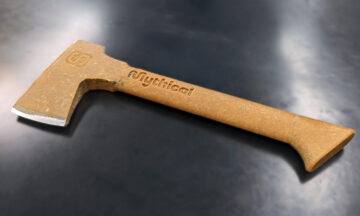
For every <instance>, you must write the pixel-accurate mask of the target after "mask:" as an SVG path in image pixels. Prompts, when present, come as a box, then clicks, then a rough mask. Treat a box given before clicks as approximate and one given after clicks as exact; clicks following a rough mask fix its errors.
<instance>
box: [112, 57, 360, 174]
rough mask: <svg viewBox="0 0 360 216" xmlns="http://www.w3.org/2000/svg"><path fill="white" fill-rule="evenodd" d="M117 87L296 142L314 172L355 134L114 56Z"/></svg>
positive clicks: (115, 88)
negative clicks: (138, 66)
mask: <svg viewBox="0 0 360 216" xmlns="http://www.w3.org/2000/svg"><path fill="white" fill-rule="evenodd" d="M112 61H116V62H117V63H116V64H114V62H112V63H111V64H110V67H111V68H109V69H110V70H113V71H117V73H114V74H117V75H116V77H113V78H112V80H113V82H114V83H116V84H115V87H114V89H112V90H113V91H115V90H117V91H122V92H126V93H128V94H131V95H134V96H138V97H141V98H144V99H147V100H150V101H154V102H157V103H160V104H163V105H166V106H170V107H173V108H176V109H179V110H183V111H186V112H189V113H193V114H196V115H199V116H203V117H206V118H209V119H212V120H215V121H218V122H222V123H224V124H228V125H232V126H234V127H237V128H241V129H244V130H247V131H250V132H253V133H256V134H260V135H263V136H266V137H269V138H272V139H276V140H279V141H282V142H285V143H288V144H290V145H291V146H292V147H293V148H295V149H296V151H297V152H298V153H299V154H300V156H301V158H302V159H303V162H304V164H305V168H306V170H307V171H309V172H312V171H314V170H315V169H317V168H318V167H319V166H321V165H322V164H323V163H324V162H326V161H327V160H328V159H329V158H331V157H332V156H333V155H335V154H336V153H337V152H338V151H340V150H341V149H342V148H343V147H344V146H345V145H346V144H347V143H348V142H349V141H350V140H351V138H352V137H353V136H354V134H355V132H354V131H353V130H352V129H349V128H345V127H341V126H337V125H334V124H330V123H326V122H322V121H319V120H314V119H311V118H307V117H304V116H300V115H296V114H293V113H289V112H286V111H282V110H279V109H275V108H272V107H269V106H265V105H262V104H259V103H255V102H252V101H249V100H246V99H242V98H238V97H235V96H231V95H228V94H224V93H221V92H217V91H214V90H210V89H207V88H203V87H200V86H197V85H193V84H189V83H186V82H182V81H179V80H176V79H173V78H169V77H166V76H162V75H158V74H155V73H152V72H150V71H146V70H143V69H138V68H134V67H130V66H129V65H127V64H126V63H125V62H122V61H119V60H116V59H112Z"/></svg>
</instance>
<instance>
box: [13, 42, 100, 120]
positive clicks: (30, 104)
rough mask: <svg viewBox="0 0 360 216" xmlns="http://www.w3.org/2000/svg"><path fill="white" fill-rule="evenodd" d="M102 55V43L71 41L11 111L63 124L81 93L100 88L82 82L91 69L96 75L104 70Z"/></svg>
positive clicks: (30, 117)
mask: <svg viewBox="0 0 360 216" xmlns="http://www.w3.org/2000/svg"><path fill="white" fill-rule="evenodd" d="M106 57H107V56H106V55H105V54H104V47H103V46H100V45H97V44H93V43H89V42H86V41H77V42H75V43H74V44H73V45H71V46H70V47H69V48H68V49H66V50H65V52H64V53H63V54H61V55H60V57H58V58H57V59H56V60H55V62H53V63H52V64H51V65H50V66H49V67H48V68H47V69H46V70H45V71H44V72H43V73H42V74H41V76H40V77H39V78H38V79H37V80H36V81H35V82H34V83H33V84H32V85H31V87H30V88H29V89H28V90H27V91H26V92H25V94H24V95H23V96H22V97H21V98H20V99H19V100H18V101H17V102H16V103H15V105H14V106H13V107H12V110H11V111H12V112H13V113H15V114H17V115H19V116H21V117H24V118H27V119H30V120H34V121H38V122H41V123H46V124H50V125H55V126H63V127H64V126H66V125H67V124H68V123H69V120H70V118H71V115H72V113H73V111H74V109H75V107H76V105H77V103H78V102H79V101H80V99H81V97H82V95H83V94H84V93H85V92H86V91H88V90H90V89H95V88H97V89H98V88H100V89H101V87H102V86H96V87H95V86H94V84H93V82H92V84H91V85H89V83H88V82H86V81H87V80H88V79H91V78H92V73H93V71H94V70H96V71H97V72H98V73H97V77H99V71H100V72H101V70H104V69H103V68H101V67H102V66H101V65H102V64H101V61H103V59H104V58H106ZM98 85H101V82H100V84H99V83H98ZM104 86H105V85H104Z"/></svg>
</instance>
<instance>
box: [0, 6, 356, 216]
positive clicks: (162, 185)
mask: <svg viewBox="0 0 360 216" xmlns="http://www.w3.org/2000/svg"><path fill="white" fill-rule="evenodd" d="M359 12H360V2H359V1H356V0H342V1H336V0H329V1H297V0H281V1H271V0H267V1H265V0H264V1H260V0H245V1H235V0H234V1H221V0H207V1H200V0H196V1H194V0H186V1H177V0H172V1H161V0H150V1H139V0H136V1H134V0H123V1H115V0H114V1H111V0H109V1H101V2H100V1H36V0H29V1H15V0H2V1H0V101H1V103H0V118H1V121H0V215H4V216H5V215H6V216H10V215H16V216H17V215H53V216H56V215H77V216H79V215H87V216H89V215H327V216H329V215H359V214H360V205H359V203H360V187H359V180H360V147H359V138H358V136H355V138H354V139H353V141H352V142H351V143H350V144H349V145H348V146H347V147H346V148H345V150H344V151H342V152H340V153H339V154H338V155H337V156H335V158H334V159H332V160H331V161H329V162H328V163H326V164H325V165H324V166H323V167H322V168H320V169H319V170H318V171H316V172H315V173H312V174H308V173H306V172H305V171H304V167H303V165H302V161H301V159H300V158H299V156H298V155H297V153H296V152H295V151H294V150H293V149H291V148H290V147H289V146H287V145H286V144H283V143H280V142H276V141H273V140H270V139H267V138H264V137H261V136H257V135H254V134H251V133H248V132H244V131H241V130H238V129H234V128H231V127H229V126H225V125H222V124H219V123H216V122H212V121H210V120H206V119H203V118H200V117H196V116H193V115H190V114H186V113H184V112H181V111H177V110H173V109H170V108H166V107H164V106H161V105H158V104H155V103H151V102H148V101H144V100H142V99H138V98H135V97H132V96H128V95H125V94H123V93H108V92H101V91H99V92H91V93H89V94H87V95H86V96H85V97H84V98H83V100H82V101H81V103H80V104H79V106H78V108H77V110H76V112H75V114H74V116H73V119H72V122H71V124H70V125H69V127H68V128H65V129H64V128H55V127H50V126H46V125H41V124H38V123H33V122H30V121H27V120H25V119H22V118H17V117H16V116H15V115H13V114H11V113H10V108H11V106H12V105H13V103H14V102H15V101H16V100H17V98H18V97H19V96H21V94H22V93H23V92H24V91H25V90H26V89H27V88H28V87H29V86H30V85H31V83H32V82H33V81H34V80H35V79H36V78H37V77H38V76H39V75H40V74H41V72H42V71H43V70H44V69H45V68H46V67H47V66H48V65H49V64H50V63H51V62H52V61H53V60H54V59H55V58H56V57H57V56H58V55H59V54H60V53H62V51H63V50H64V49H65V48H66V47H68V46H69V44H71V43H72V42H74V41H75V40H78V39H84V40H89V41H91V42H95V43H98V44H102V45H104V46H105V47H106V52H107V53H108V54H109V55H111V56H113V57H115V58H118V59H122V60H125V61H128V62H129V63H130V64H131V65H133V66H137V67H140V68H145V69H148V70H151V71H154V72H157V73H159V74H163V75H166V76H170V77H174V78H177V79H181V80H184V81H187V82H190V83H194V84H198V85H202V86H205V87H208V88H212V89H215V90H219V91H223V92H226V93H229V94H232V95H236V96H239V97H243V98H247V99H250V100H254V101H257V102H260V103H263V104H266V105H270V106H274V107H277V108H280V109H284V110H287V111H291V112H295V113H298V114H302V115H306V116H310V117H313V118H317V119H321V120H324V121H328V122H331V123H335V124H340V125H343V126H347V127H350V128H354V129H355V130H356V131H357V132H359V131H360V130H359V129H360V111H359V106H360V88H359V83H360V74H359V71H360V40H359V38H360V25H359V19H360V13H359Z"/></svg>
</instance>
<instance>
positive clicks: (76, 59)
mask: <svg viewBox="0 0 360 216" xmlns="http://www.w3.org/2000/svg"><path fill="white" fill-rule="evenodd" d="M91 57H92V56H91V55H90V54H88V53H84V52H80V51H74V52H72V53H71V54H70V55H69V56H68V57H67V58H66V62H67V63H69V64H72V65H75V66H78V67H82V66H84V65H86V64H87V63H88V62H89V61H90V59H91Z"/></svg>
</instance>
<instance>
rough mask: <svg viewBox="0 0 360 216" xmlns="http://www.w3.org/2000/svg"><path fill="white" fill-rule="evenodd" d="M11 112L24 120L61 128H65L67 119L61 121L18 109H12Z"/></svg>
mask: <svg viewBox="0 0 360 216" xmlns="http://www.w3.org/2000/svg"><path fill="white" fill-rule="evenodd" d="M11 112H12V113H15V114H16V115H18V116H21V117H23V118H27V119H30V120H33V121H37V122H41V123H45V124H49V125H54V126H60V127H65V124H66V119H60V118H54V117H50V116H44V115H36V114H28V113H25V112H22V111H19V110H17V109H16V108H14V107H12V108H11Z"/></svg>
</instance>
